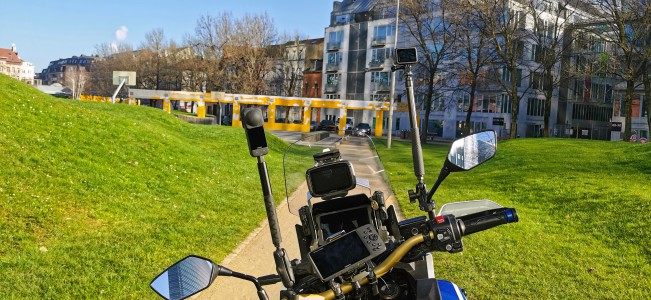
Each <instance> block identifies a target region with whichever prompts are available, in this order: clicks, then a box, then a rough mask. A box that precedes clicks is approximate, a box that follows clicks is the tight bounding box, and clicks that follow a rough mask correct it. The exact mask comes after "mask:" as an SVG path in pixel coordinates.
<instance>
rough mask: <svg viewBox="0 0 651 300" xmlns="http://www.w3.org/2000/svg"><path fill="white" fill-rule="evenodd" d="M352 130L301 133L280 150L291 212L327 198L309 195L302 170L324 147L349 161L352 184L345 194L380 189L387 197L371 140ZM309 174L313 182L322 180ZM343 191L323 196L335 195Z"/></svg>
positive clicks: (383, 175) (383, 172)
mask: <svg viewBox="0 0 651 300" xmlns="http://www.w3.org/2000/svg"><path fill="white" fill-rule="evenodd" d="M353 134H354V135H346V136H339V135H336V134H334V133H333V134H329V133H324V132H316V133H311V134H303V135H302V137H301V138H300V139H298V140H296V141H294V142H290V144H289V146H288V147H287V148H286V149H285V151H284V154H283V173H284V179H285V180H284V183H285V196H286V197H287V207H288V208H289V211H290V212H291V213H292V214H295V215H299V210H300V209H301V207H304V206H307V205H313V204H315V203H318V202H321V201H328V200H324V199H323V198H321V197H315V196H312V194H311V193H310V191H309V189H308V183H307V182H306V172H307V171H308V170H309V169H311V168H314V167H315V165H316V163H315V158H314V154H318V153H323V152H324V151H328V150H335V149H336V150H339V154H340V157H341V160H344V161H348V162H350V163H351V165H352V168H353V172H354V176H355V184H354V186H355V187H354V188H353V189H351V190H348V191H347V193H346V194H347V195H356V194H366V195H367V196H371V195H372V193H373V192H374V191H377V190H381V191H382V192H384V193H385V197H384V198H385V199H388V198H389V197H390V191H391V189H390V188H387V182H388V180H387V174H386V172H385V170H384V166H383V164H382V161H381V159H380V156H379V155H378V153H377V151H376V148H375V143H374V141H373V140H372V139H371V138H370V137H369V136H366V135H364V134H356V132H355V133H353ZM312 178H313V180H312V181H313V182H314V183H313V185H319V184H321V183H323V182H322V181H319V180H318V179H314V178H315V177H314V176H313V177H312ZM326 184H327V183H326ZM342 193H345V192H342ZM346 194H339V195H336V196H334V197H331V198H328V197H325V198H328V199H329V200H330V199H336V198H340V197H343V196H345V195H346Z"/></svg>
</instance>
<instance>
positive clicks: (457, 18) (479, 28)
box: [451, 0, 494, 135]
mask: <svg viewBox="0 0 651 300" xmlns="http://www.w3.org/2000/svg"><path fill="white" fill-rule="evenodd" d="M454 3H455V5H454V6H452V14H451V15H452V17H451V23H452V24H453V31H454V35H455V36H456V37H457V38H456V40H455V44H454V52H456V53H457V55H458V56H457V58H456V59H455V62H454V66H453V69H454V70H455V71H456V73H457V74H458V78H457V82H458V83H459V85H458V88H457V89H456V90H455V93H456V92H459V91H462V92H465V91H466V90H468V95H469V96H470V97H469V98H470V99H469V100H470V101H469V105H468V107H467V108H466V107H465V106H464V104H463V101H461V104H459V102H460V101H456V102H457V105H460V109H461V110H463V109H466V110H467V111H466V122H465V126H464V128H463V134H464V135H467V134H469V133H470V129H471V128H470V120H471V117H472V112H473V111H474V106H475V100H476V96H477V91H478V89H479V88H481V87H482V86H483V85H484V83H485V82H486V80H487V78H486V68H487V67H488V66H489V65H490V62H491V61H492V60H493V59H494V52H493V51H492V49H491V47H490V40H489V38H488V36H486V34H485V32H483V28H484V24H483V23H482V22H481V20H482V19H481V18H479V17H477V14H478V13H479V11H477V10H476V7H474V6H473V5H471V3H470V1H466V0H461V1H455V2H454ZM453 100H455V99H453ZM462 100H463V99H462Z"/></svg>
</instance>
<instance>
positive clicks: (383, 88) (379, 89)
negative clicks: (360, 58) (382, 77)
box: [371, 82, 391, 93]
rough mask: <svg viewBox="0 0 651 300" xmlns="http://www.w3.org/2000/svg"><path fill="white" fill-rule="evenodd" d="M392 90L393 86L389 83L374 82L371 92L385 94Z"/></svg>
mask: <svg viewBox="0 0 651 300" xmlns="http://www.w3.org/2000/svg"><path fill="white" fill-rule="evenodd" d="M390 90H391V85H390V84H389V83H388V82H373V83H371V91H373V92H374V93H385V92H389V91H390Z"/></svg>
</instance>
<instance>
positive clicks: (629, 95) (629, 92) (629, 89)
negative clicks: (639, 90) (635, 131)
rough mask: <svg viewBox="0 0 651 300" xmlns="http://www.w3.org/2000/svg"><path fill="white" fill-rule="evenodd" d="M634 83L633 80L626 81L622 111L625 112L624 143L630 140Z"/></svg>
mask: <svg viewBox="0 0 651 300" xmlns="http://www.w3.org/2000/svg"><path fill="white" fill-rule="evenodd" d="M634 84H635V82H634V81H633V80H626V104H625V105H624V110H625V111H626V124H625V125H624V126H625V128H624V141H628V140H629V139H630V138H631V126H632V122H631V119H632V117H633V116H632V115H633V92H634V89H635V85H634Z"/></svg>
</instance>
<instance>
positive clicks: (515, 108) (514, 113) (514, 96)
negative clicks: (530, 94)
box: [507, 70, 520, 139]
mask: <svg viewBox="0 0 651 300" xmlns="http://www.w3.org/2000/svg"><path fill="white" fill-rule="evenodd" d="M512 73H515V71H514V70H513V72H512ZM512 81H513V84H512V86H511V91H510V92H509V93H507V94H508V95H509V98H510V99H509V101H511V138H512V139H514V138H517V137H518V114H519V113H520V101H518V86H517V80H515V79H513V80H512Z"/></svg>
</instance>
